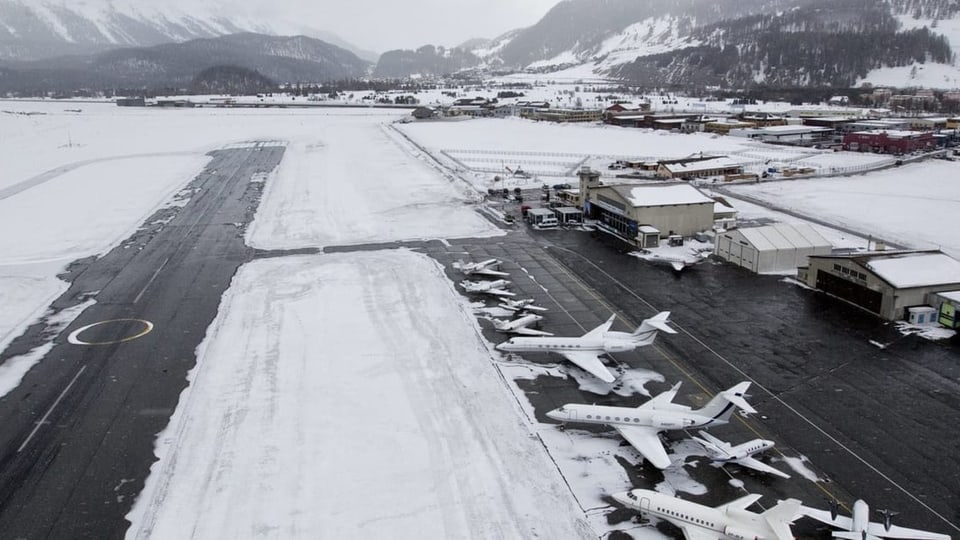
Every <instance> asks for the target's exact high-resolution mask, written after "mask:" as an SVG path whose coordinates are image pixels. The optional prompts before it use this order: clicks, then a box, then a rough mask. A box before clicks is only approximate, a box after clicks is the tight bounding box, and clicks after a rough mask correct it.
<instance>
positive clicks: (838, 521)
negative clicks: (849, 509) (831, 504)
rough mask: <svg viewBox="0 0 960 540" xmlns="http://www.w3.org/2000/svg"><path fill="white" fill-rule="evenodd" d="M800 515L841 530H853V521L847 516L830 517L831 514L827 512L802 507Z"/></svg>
mask: <svg viewBox="0 0 960 540" xmlns="http://www.w3.org/2000/svg"><path fill="white" fill-rule="evenodd" d="M800 513H801V514H802V515H804V516H807V517H810V518H813V519H815V520H817V521H819V522H820V523H826V524H827V525H833V526H834V527H837V528H839V529H843V530H845V531H849V530H850V529H852V528H853V520H852V519H850V518H849V517H847V516H841V515H838V516H837V517H833V516H831V515H830V512H828V511H826V510H817V509H816V508H810V507H808V506H801V507H800Z"/></svg>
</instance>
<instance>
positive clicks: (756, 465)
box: [736, 456, 790, 478]
mask: <svg viewBox="0 0 960 540" xmlns="http://www.w3.org/2000/svg"><path fill="white" fill-rule="evenodd" d="M736 462H737V463H739V464H740V465H742V466H743V467H747V468H748V469H753V470H755V471H760V472H765V473H768V474H773V475H776V476H779V477H780V478H790V475H789V474H787V473H785V472H783V471H781V470H779V469H774V468H773V467H771V466H769V465H767V464H766V463H764V462H762V461H760V460H759V459H756V458H753V457H751V456H747V457H745V458H740V459H738V460H736Z"/></svg>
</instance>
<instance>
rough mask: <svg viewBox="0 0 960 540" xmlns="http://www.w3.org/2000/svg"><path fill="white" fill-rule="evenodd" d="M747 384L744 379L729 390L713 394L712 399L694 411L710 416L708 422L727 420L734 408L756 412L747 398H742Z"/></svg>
mask: <svg viewBox="0 0 960 540" xmlns="http://www.w3.org/2000/svg"><path fill="white" fill-rule="evenodd" d="M749 386H750V381H744V382H742V383H740V384H738V385H736V386H734V387H732V388H730V389H729V390H724V391H723V392H720V393H719V394H717V395H715V396H713V399H711V400H710V401H709V402H708V403H707V404H706V405H704V406H703V408H702V409H700V410H698V411H696V412H698V413H699V414H702V415H704V416H709V417H711V418H712V419H713V420H711V421H710V422H709V423H718V424H719V423H724V422H727V421H729V419H730V415H731V414H733V409H734V408H740V409H743V411H745V412H748V413H755V412H757V411H756V409H754V408H753V407H751V406H750V404H749V403H747V400H746V399H744V392H746V391H747V388H748V387H749Z"/></svg>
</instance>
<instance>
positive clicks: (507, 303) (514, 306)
mask: <svg viewBox="0 0 960 540" xmlns="http://www.w3.org/2000/svg"><path fill="white" fill-rule="evenodd" d="M534 302H536V300H534V299H533V298H524V299H523V300H510V299H509V298H508V299H506V300H504V301H503V302H500V304H498V305H499V306H500V307H502V308H503V309H506V310H509V311H513V312H514V313H522V312H524V311H547V308H545V307H540V306H535V305H533V303H534Z"/></svg>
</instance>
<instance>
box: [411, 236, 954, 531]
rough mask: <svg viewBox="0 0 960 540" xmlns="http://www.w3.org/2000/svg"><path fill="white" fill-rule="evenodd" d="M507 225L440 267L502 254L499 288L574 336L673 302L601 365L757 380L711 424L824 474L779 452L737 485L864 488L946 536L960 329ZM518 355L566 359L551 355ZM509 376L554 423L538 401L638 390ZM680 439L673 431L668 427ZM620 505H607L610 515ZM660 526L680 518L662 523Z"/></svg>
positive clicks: (774, 281) (705, 386)
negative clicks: (742, 401) (651, 341)
mask: <svg viewBox="0 0 960 540" xmlns="http://www.w3.org/2000/svg"><path fill="white" fill-rule="evenodd" d="M519 227H520V230H518V231H517V232H515V233H511V234H510V235H509V236H508V237H506V238H505V239H504V238H500V239H492V240H474V241H467V242H463V243H457V242H454V243H453V244H452V245H450V246H443V247H442V248H438V247H437V246H434V247H433V248H431V249H430V250H429V251H430V253H431V254H432V255H434V256H435V257H436V258H438V259H439V260H440V261H441V262H444V263H445V264H447V265H448V272H449V275H450V277H451V279H454V280H460V279H463V276H462V275H460V274H459V273H458V272H456V271H454V270H449V268H450V267H449V263H451V262H452V261H454V260H457V259H459V258H465V259H466V260H472V261H480V260H484V259H488V258H493V257H496V258H499V259H501V260H503V261H504V265H503V267H502V269H503V270H505V271H507V272H510V273H511V278H510V279H512V280H513V285H512V287H511V290H513V291H515V292H518V297H521V298H522V297H533V298H536V299H537V302H538V304H539V305H542V306H545V307H548V308H550V310H551V311H550V312H549V313H547V314H546V315H547V318H546V320H545V321H544V322H543V324H542V328H543V329H545V330H548V331H551V332H554V333H556V334H557V335H560V336H576V335H582V334H583V333H585V332H586V331H587V330H589V329H591V328H593V327H595V326H596V325H598V324H600V323H601V322H603V320H605V319H606V317H607V316H609V314H610V313H611V312H616V313H618V314H619V315H620V317H619V319H620V320H619V321H618V322H617V323H616V324H615V325H614V329H621V330H626V329H632V328H633V327H635V326H636V325H638V324H639V322H640V321H641V320H642V319H644V318H646V317H649V316H651V315H654V314H655V313H657V312H658V311H661V310H668V311H671V312H672V316H671V320H672V321H673V326H674V327H675V328H677V329H678V330H679V331H680V333H679V334H677V335H663V334H661V335H660V337H659V338H658V340H657V342H656V343H655V345H654V346H652V347H647V348H642V349H638V350H637V351H634V352H633V353H619V354H615V355H613V356H614V357H615V360H614V361H613V362H608V366H609V367H612V368H614V370H616V367H617V366H618V365H627V366H630V367H636V368H646V369H652V370H654V371H657V372H659V373H661V374H663V375H664V376H665V378H666V381H665V382H664V383H651V384H649V385H648V386H647V389H648V390H650V391H651V392H652V393H654V394H655V393H659V392H661V391H663V390H666V389H668V388H669V386H671V385H672V384H673V383H674V382H676V381H683V386H682V387H681V389H680V393H679V394H678V397H677V400H676V401H677V402H679V403H685V404H688V405H691V406H699V405H701V404H703V403H704V402H705V401H706V400H708V399H709V397H710V396H712V395H713V394H714V393H716V392H717V391H720V390H723V389H726V388H728V387H730V386H732V385H734V384H736V383H737V382H739V381H742V380H750V381H753V385H752V387H751V389H750V394H751V397H750V400H749V401H750V402H751V404H752V405H753V406H754V407H755V408H756V409H758V411H759V412H760V414H759V415H753V416H751V417H750V418H749V419H747V420H744V419H743V418H739V419H737V418H735V420H736V421H732V422H731V424H730V425H728V426H723V427H722V428H717V431H715V434H717V435H720V436H722V437H723V438H724V439H726V440H731V441H733V442H734V443H737V442H744V441H747V440H750V439H753V438H756V437H758V436H762V437H764V438H768V439H772V440H774V441H776V443H777V450H775V452H774V454H775V455H777V453H782V455H786V456H793V457H798V456H805V457H806V458H807V459H809V462H808V463H807V464H806V465H807V466H808V468H810V469H811V470H813V471H814V472H816V473H817V474H818V476H820V477H821V478H823V479H825V481H824V482H819V483H813V482H810V481H808V480H805V479H801V478H798V475H797V474H794V473H793V471H791V470H789V469H788V468H786V467H785V465H784V464H783V463H780V464H779V468H781V469H784V470H786V472H788V473H791V474H793V476H794V478H793V479H790V480H782V479H778V478H769V477H765V476H764V475H761V474H753V473H749V472H748V473H747V474H738V475H737V478H739V479H741V480H744V481H745V489H746V490H747V491H749V492H751V493H761V494H764V495H765V497H764V499H763V500H761V503H766V504H768V505H769V504H773V502H774V501H775V500H777V499H784V498H788V497H795V498H799V499H801V500H802V501H803V502H804V503H805V504H807V505H808V506H811V507H817V508H821V509H826V508H827V507H828V506H827V504H828V503H827V500H828V499H830V498H833V499H836V500H839V501H840V502H841V503H843V504H844V505H845V506H846V507H847V508H848V509H849V508H850V507H851V506H852V503H853V501H854V500H855V499H857V498H862V499H864V500H866V501H867V502H868V503H869V504H870V505H871V508H873V509H881V508H888V509H892V510H895V511H899V512H900V515H899V516H897V518H896V520H895V522H896V523H898V524H900V525H903V526H909V527H914V528H922V529H929V530H932V531H936V532H942V533H945V534H950V535H953V536H957V534H958V531H960V529H958V528H957V526H958V524H960V452H958V451H957V448H960V432H958V431H957V430H956V429H955V428H954V426H956V425H958V424H960V392H958V390H960V384H958V381H960V354H958V352H960V349H958V343H957V340H956V339H954V340H953V341H951V342H947V343H932V342H929V341H926V340H924V339H922V338H918V337H916V336H909V337H904V336H902V335H901V334H900V333H899V332H898V331H896V329H895V328H894V327H893V326H892V325H891V324H890V323H886V322H884V321H880V320H878V319H876V318H874V317H873V316H871V315H869V314H866V313H864V312H862V311H860V310H858V309H855V308H852V307H850V306H847V305H846V304H843V303H841V302H839V301H837V300H834V299H831V298H829V297H826V296H825V295H823V294H820V293H817V292H815V291H811V290H808V289H805V288H802V287H800V286H798V285H796V284H792V283H789V282H785V281H784V279H783V278H780V277H776V276H758V275H754V274H751V273H749V272H747V271H745V270H743V269H740V268H735V267H733V266H731V265H727V264H721V263H713V262H707V263H704V264H701V265H698V266H696V267H694V268H693V269H688V270H685V271H684V273H683V274H677V273H675V272H674V271H673V270H672V269H671V268H670V267H669V266H668V265H660V264H656V263H650V262H646V261H642V260H640V259H637V258H634V257H631V256H629V255H627V254H625V253H624V252H623V250H622V247H621V246H620V245H618V244H617V243H616V242H615V241H612V240H611V239H609V237H606V236H603V235H600V236H597V235H596V234H591V233H587V232H580V231H563V230H555V231H533V230H526V227H525V226H523V225H520V226H519ZM545 289H546V290H545ZM475 298H477V299H480V297H475ZM494 303H495V302H493V301H492V300H488V301H487V304H488V305H493V304H494ZM485 333H486V335H487V337H488V338H489V339H490V340H491V341H493V342H499V341H503V340H505V339H507V337H506V336H504V335H503V334H498V333H496V332H493V331H491V330H487V331H486V332H485ZM871 341H873V342H876V343H879V344H884V345H885V348H882V349H881V348H879V347H878V346H877V345H875V344H873V343H871ZM521 356H523V359H524V360H525V361H532V362H546V363H551V364H556V363H560V364H561V365H566V366H569V365H570V364H564V363H563V362H562V359H560V357H557V356H548V355H533V354H529V355H528V354H523V355H521ZM570 369H576V368H570ZM518 384H519V385H520V386H521V388H522V389H523V390H524V391H525V393H526V394H527V397H528V399H529V400H530V401H531V403H532V404H533V405H534V406H535V408H536V414H537V419H538V420H539V421H541V422H552V421H551V420H549V419H547V418H546V417H545V413H546V412H547V411H549V410H551V409H553V408H555V407H558V406H560V405H562V404H564V403H569V402H588V403H596V404H603V405H620V406H636V405H639V404H640V403H642V402H643V401H644V400H645V398H643V397H640V396H632V397H629V398H623V397H620V396H618V395H616V394H614V393H611V394H609V395H606V396H598V395H596V394H591V393H589V392H582V391H580V390H578V388H577V385H576V383H575V382H573V381H569V380H568V381H564V380H559V379H556V378H553V377H546V376H544V377H539V378H538V379H536V380H534V381H518ZM571 428H573V426H571ZM581 428H582V426H581V427H579V428H577V429H581ZM685 436H686V435H684V434H682V433H677V432H675V433H670V434H667V435H666V439H667V440H671V439H678V438H682V437H685ZM668 448H669V445H668ZM624 466H625V468H626V469H627V471H626V472H627V474H629V475H630V477H631V478H633V479H634V482H635V487H638V488H640V487H646V488H652V487H653V485H654V484H656V483H658V482H660V481H662V473H660V472H659V471H657V470H656V469H655V468H653V467H652V466H650V465H649V464H644V465H643V466H642V467H639V468H634V467H630V466H629V464H624ZM691 474H692V476H693V477H694V478H695V479H696V480H698V481H700V482H701V483H703V484H705V485H706V486H708V489H709V493H708V494H707V495H705V496H702V497H692V496H691V497H689V498H691V499H693V500H697V501H698V502H701V503H703V504H710V505H716V504H721V503H725V502H729V501H730V500H732V499H733V498H736V497H739V496H742V495H743V494H744V493H743V491H741V490H738V489H736V488H734V487H731V486H730V485H729V483H728V480H729V477H728V476H726V475H725V473H723V472H722V470H718V469H714V468H712V467H697V468H696V469H694V470H693V472H692V473H691ZM611 502H612V501H611ZM630 517H631V516H630V515H629V514H628V513H623V514H620V513H614V514H611V516H610V519H613V520H617V519H624V520H626V519H630ZM874 519H877V516H874ZM664 532H667V533H672V534H677V532H678V531H677V529H675V528H671V527H664ZM794 532H795V534H797V536H798V537H803V536H813V537H817V536H826V535H828V533H827V532H826V530H825V529H824V528H823V527H821V526H819V524H817V523H816V522H814V521H812V520H809V519H805V520H802V521H799V522H798V524H797V526H795V527H794Z"/></svg>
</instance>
